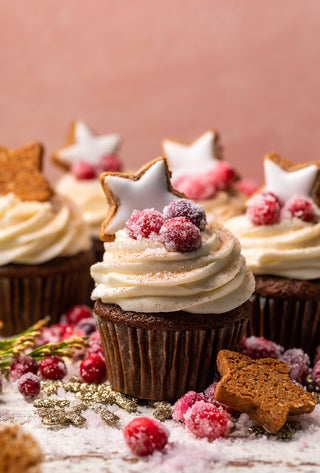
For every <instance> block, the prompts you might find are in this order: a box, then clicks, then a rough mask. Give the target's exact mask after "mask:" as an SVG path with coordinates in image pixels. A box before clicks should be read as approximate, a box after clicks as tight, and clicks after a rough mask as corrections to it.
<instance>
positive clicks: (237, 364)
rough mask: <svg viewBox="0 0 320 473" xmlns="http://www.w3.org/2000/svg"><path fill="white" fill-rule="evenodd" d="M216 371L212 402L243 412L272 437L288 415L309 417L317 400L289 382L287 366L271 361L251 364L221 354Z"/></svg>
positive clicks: (226, 352) (231, 354)
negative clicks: (216, 379)
mask: <svg viewBox="0 0 320 473" xmlns="http://www.w3.org/2000/svg"><path fill="white" fill-rule="evenodd" d="M217 367H218V370H219V373H220V374H221V376H222V379H221V381H219V383H218V385H217V388H216V391H215V398H216V400H217V401H218V402H220V403H221V404H225V405H226V406H229V407H232V408H234V409H236V410H238V411H240V412H245V413H246V414H248V416H250V417H252V419H254V420H256V421H257V422H258V423H259V424H261V425H262V426H263V427H264V428H265V429H266V430H268V431H269V432H271V433H273V434H275V433H277V432H278V431H279V430H280V429H281V427H282V426H283V425H284V423H285V422H286V420H287V417H288V415H290V414H292V415H298V414H305V413H310V412H312V411H313V409H314V408H315V405H316V404H317V400H316V398H315V397H314V396H313V395H312V394H311V393H309V392H307V391H305V390H304V389H303V388H302V387H300V386H298V385H297V384H294V383H293V382H292V381H291V380H290V378H289V374H288V373H289V366H288V365H287V363H284V362H283V361H279V360H275V359H273V358H263V359H259V360H253V359H251V358H249V357H248V356H245V355H241V354H240V353H236V352H233V351H229V350H221V351H219V353H218V357H217Z"/></svg>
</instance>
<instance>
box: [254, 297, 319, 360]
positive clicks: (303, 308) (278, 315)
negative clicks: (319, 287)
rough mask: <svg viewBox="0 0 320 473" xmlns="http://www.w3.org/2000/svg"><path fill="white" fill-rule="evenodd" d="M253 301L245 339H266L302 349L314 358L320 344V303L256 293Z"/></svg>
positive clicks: (287, 346) (286, 347)
mask: <svg viewBox="0 0 320 473" xmlns="http://www.w3.org/2000/svg"><path fill="white" fill-rule="evenodd" d="M252 302H253V305H252V313H251V316H250V318H249V323H248V325H247V331H246V336H251V335H255V336H256V337H265V338H267V339H268V340H272V341H274V342H276V343H278V344H280V345H282V346H283V347H284V348H285V349H288V348H302V349H303V350H304V351H305V352H306V353H308V354H309V356H311V357H313V356H314V354H315V351H316V348H317V346H318V345H320V302H317V301H315V300H294V299H293V298H291V299H280V298H271V297H261V296H259V295H258V294H254V296H253V297H252ZM311 359H312V358H311Z"/></svg>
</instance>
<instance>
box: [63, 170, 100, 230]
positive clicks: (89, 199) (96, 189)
mask: <svg viewBox="0 0 320 473" xmlns="http://www.w3.org/2000/svg"><path fill="white" fill-rule="evenodd" d="M56 190H57V192H58V193H59V194H62V195H65V196H66V197H68V198H69V199H71V200H73V201H74V202H75V203H76V204H77V205H78V206H79V207H80V209H81V212H82V216H83V219H84V221H85V222H86V223H87V224H88V225H89V228H90V234H91V236H92V237H97V238H98V237H99V232H100V227H101V223H102V221H103V220H104V219H105V216H106V196H105V194H104V192H103V190H102V187H101V184H100V181H99V179H82V180H79V179H77V178H76V177H74V176H73V175H72V174H71V173H67V174H66V175H65V176H63V177H62V178H61V179H60V180H59V182H58V183H57V186H56Z"/></svg>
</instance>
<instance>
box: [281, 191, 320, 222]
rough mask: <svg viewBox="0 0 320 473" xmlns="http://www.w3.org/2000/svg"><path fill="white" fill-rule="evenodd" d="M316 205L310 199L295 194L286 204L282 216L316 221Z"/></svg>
mask: <svg viewBox="0 0 320 473" xmlns="http://www.w3.org/2000/svg"><path fill="white" fill-rule="evenodd" d="M316 214H317V211H316V206H315V205H314V203H313V202H311V201H310V200H309V199H306V198H304V197H302V196H300V195H294V196H293V197H291V198H290V199H289V200H288V201H287V202H286V203H285V205H284V207H283V209H282V212H281V216H282V218H292V217H295V218H300V219H301V220H303V221H304V222H314V221H315V219H316Z"/></svg>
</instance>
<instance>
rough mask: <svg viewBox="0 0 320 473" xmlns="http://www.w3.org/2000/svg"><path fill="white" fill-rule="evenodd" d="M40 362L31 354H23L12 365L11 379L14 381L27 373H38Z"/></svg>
mask: <svg viewBox="0 0 320 473" xmlns="http://www.w3.org/2000/svg"><path fill="white" fill-rule="evenodd" d="M37 372H38V362H37V361H36V360H34V359H33V358H31V356H27V355H22V356H20V357H19V358H17V359H16V360H15V361H14V362H13V363H12V365H11V367H10V373H9V377H10V381H11V382H14V381H17V379H19V378H21V376H23V375H24V374H26V373H33V374H37Z"/></svg>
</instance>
